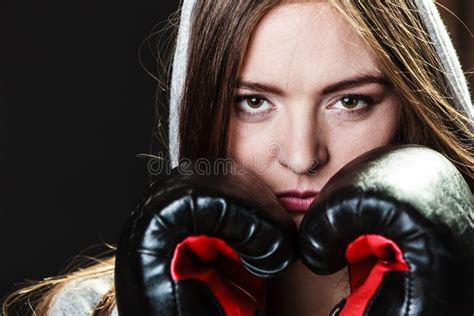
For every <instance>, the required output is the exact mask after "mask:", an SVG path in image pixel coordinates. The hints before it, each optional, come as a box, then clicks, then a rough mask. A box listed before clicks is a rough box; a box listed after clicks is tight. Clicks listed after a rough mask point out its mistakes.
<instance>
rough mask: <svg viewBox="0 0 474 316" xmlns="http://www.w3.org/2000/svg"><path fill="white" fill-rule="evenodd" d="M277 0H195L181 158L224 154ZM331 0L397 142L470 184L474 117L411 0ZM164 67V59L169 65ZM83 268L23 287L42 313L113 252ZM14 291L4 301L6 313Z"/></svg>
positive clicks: (109, 268) (106, 301)
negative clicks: (396, 107) (373, 64)
mask: <svg viewBox="0 0 474 316" xmlns="http://www.w3.org/2000/svg"><path fill="white" fill-rule="evenodd" d="M296 1H298V0H292V1H291V2H296ZM282 2H289V1H288V0H286V1H281V0H258V1H257V0H255V1H248V0H247V1H241V0H228V1H214V0H201V1H198V3H197V5H196V8H195V10H194V17H195V19H194V22H193V25H192V34H191V36H190V46H189V51H188V53H189V56H190V58H189V62H188V68H187V74H186V81H185V85H184V86H185V90H184V93H183V96H182V99H181V101H180V102H181V108H182V112H181V116H180V125H179V130H180V143H181V147H180V153H179V156H180V158H189V159H197V158H201V157H206V158H217V157H225V156H226V151H227V141H228V126H229V121H230V116H231V114H232V111H233V96H234V89H235V86H236V80H237V74H238V70H239V68H240V66H241V64H242V61H243V58H244V53H245V51H246V48H247V45H248V43H249V39H250V34H251V33H252V31H253V30H254V29H255V27H256V26H257V24H258V21H259V20H260V19H261V17H262V16H263V15H265V13H267V12H268V11H269V10H270V9H271V8H273V7H275V6H276V5H278V4H280V3H282ZM329 2H330V3H331V4H332V5H333V6H334V8H335V10H337V11H338V12H340V13H341V14H342V16H344V17H345V18H346V20H347V21H348V22H349V23H350V24H351V25H352V26H353V27H354V29H355V30H356V31H357V32H358V34H359V35H360V36H361V37H362V38H363V39H364V40H365V41H366V42H367V43H368V45H369V47H370V48H371V49H372V51H373V52H374V54H375V56H376V57H377V61H378V64H379V66H380V68H381V70H382V72H384V74H385V76H386V77H387V78H388V80H389V81H390V83H391V85H392V86H393V87H394V89H395V91H397V93H398V97H399V100H400V104H401V108H402V113H401V117H400V121H399V129H398V137H397V140H396V141H397V142H400V143H414V144H420V145H425V146H428V147H431V148H433V149H435V150H437V151H439V152H440V153H442V154H444V155H445V156H446V157H448V158H449V159H450V160H451V161H452V162H453V163H454V164H455V165H456V166H457V168H458V169H459V170H460V171H461V172H462V174H463V175H464V177H465V179H466V180H467V182H468V183H469V186H470V187H471V190H472V189H473V187H474V183H473V175H474V163H473V162H474V158H473V150H474V149H473V143H472V140H473V132H472V130H471V127H470V126H472V123H473V122H472V121H471V120H470V118H468V117H466V116H464V115H463V114H462V113H461V112H460V111H458V110H457V109H456V106H455V104H454V101H453V99H452V98H451V97H450V94H449V93H450V92H449V90H448V88H447V82H446V80H447V79H446V77H447V76H446V74H445V72H444V70H443V67H442V63H441V60H440V57H439V56H438V55H437V53H436V50H435V47H434V45H433V43H432V42H431V41H430V39H429V36H428V34H427V30H426V26H425V25H423V22H422V19H421V18H420V14H419V12H417V11H416V7H415V4H414V2H413V1H411V0H399V1H396V2H394V1H371V2H370V3H367V4H364V3H363V2H361V1H356V0H330V1H329ZM174 25H175V24H174ZM169 66H170V64H169V63H168V64H167V68H166V69H167V70H169ZM166 74H169V71H166ZM168 82H169V81H168ZM164 139H166V137H164ZM104 264H105V265H104ZM81 272H82V273H77V272H74V273H72V274H69V275H66V276H63V277H59V278H53V279H49V280H46V281H44V282H42V283H39V284H37V285H34V286H32V287H31V288H30V289H29V290H37V289H39V288H42V287H44V286H46V287H48V288H49V292H48V294H46V296H44V298H43V299H42V300H40V304H39V305H37V307H36V314H37V315H45V314H46V310H47V305H48V302H49V300H50V299H51V297H54V295H55V294H56V293H58V292H59V291H60V289H61V286H62V285H63V284H64V283H66V282H68V281H70V280H72V279H78V278H84V277H87V276H91V275H93V276H101V275H105V274H113V258H111V259H108V260H106V261H103V262H102V263H101V264H99V265H94V266H92V267H89V268H88V269H85V270H82V271H81ZM52 280H54V282H52ZM29 292H30V291H28V290H26V291H22V292H21V291H20V292H18V293H20V294H22V295H26V294H27V293H29ZM18 293H15V294H14V295H12V296H11V297H10V298H9V299H8V300H7V301H6V303H5V304H4V310H3V311H4V313H5V314H7V312H8V311H7V309H8V306H9V305H10V304H11V302H12V300H15V299H16V298H18ZM114 302H115V299H114V296H113V288H112V289H110V290H109V291H108V292H107V293H106V295H105V296H104V298H103V300H102V301H101V302H100V303H99V304H98V306H97V308H96V314H97V315H98V314H100V313H103V314H109V312H110V310H111V308H112V307H113V304H114ZM34 309H35V308H34V307H33V310H34Z"/></svg>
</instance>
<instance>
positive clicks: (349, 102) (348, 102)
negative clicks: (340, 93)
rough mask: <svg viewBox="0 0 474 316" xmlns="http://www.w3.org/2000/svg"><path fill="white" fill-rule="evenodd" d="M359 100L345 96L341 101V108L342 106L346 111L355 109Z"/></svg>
mask: <svg viewBox="0 0 474 316" xmlns="http://www.w3.org/2000/svg"><path fill="white" fill-rule="evenodd" d="M359 102H360V100H359V99H357V98H354V97H351V96H346V97H343V98H342V99H341V103H342V106H344V107H345V108H347V109H353V108H355V107H357V105H358V104H359Z"/></svg>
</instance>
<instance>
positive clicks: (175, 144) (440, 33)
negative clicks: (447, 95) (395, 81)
mask: <svg viewBox="0 0 474 316" xmlns="http://www.w3.org/2000/svg"><path fill="white" fill-rule="evenodd" d="M218 1H225V0H218ZM196 2H197V0H182V6H181V18H180V24H179V30H178V38H177V42H176V49H175V53H174V60H173V72H172V77H171V94H170V117H169V151H170V159H171V165H172V167H175V166H177V165H178V159H179V157H178V155H179V146H180V144H179V115H180V109H179V104H180V102H179V100H180V96H181V94H182V92H183V85H184V81H185V76H186V67H187V61H188V56H187V53H188V52H187V48H188V42H189V34H190V31H191V29H190V28H191V24H192V20H191V19H192V11H193V8H194V5H195V3H196ZM416 4H417V5H418V9H419V10H420V12H421V16H422V18H423V20H424V23H425V25H426V26H427V29H428V32H429V34H430V36H431V39H432V41H433V42H434V43H435V46H436V51H437V53H438V55H439V56H440V57H441V58H440V59H441V61H442V63H443V67H444V70H445V73H446V76H447V78H448V80H447V81H448V82H449V85H450V86H449V87H448V88H449V90H450V92H451V95H452V96H453V97H454V101H455V104H456V106H457V108H458V109H459V110H460V111H461V112H462V113H464V114H465V115H466V116H467V117H469V118H470V119H471V120H472V119H473V118H474V110H473V107H472V102H471V97H470V95H469V89H468V86H467V84H466V78H465V76H464V73H463V72H462V69H461V65H460V62H459V58H458V56H457V54H456V51H455V49H454V46H453V43H452V41H451V39H450V38H449V35H448V32H447V31H446V26H445V25H444V24H443V22H442V20H441V17H440V15H439V12H438V9H437V8H436V4H435V2H434V1H433V0H416ZM471 129H472V126H471Z"/></svg>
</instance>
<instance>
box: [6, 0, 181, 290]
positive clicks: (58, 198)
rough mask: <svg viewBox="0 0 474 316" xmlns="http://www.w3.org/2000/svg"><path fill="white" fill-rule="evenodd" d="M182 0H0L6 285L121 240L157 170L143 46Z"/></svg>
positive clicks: (55, 270)
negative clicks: (151, 169)
mask: <svg viewBox="0 0 474 316" xmlns="http://www.w3.org/2000/svg"><path fill="white" fill-rule="evenodd" d="M177 5H178V1H166V2H164V1H161V0H158V1H156V0H155V1H146V0H140V1H135V2H134V3H133V4H132V2H131V1H130V2H128V3H125V1H115V2H113V1H110V3H105V2H103V1H94V2H92V1H90V2H89V1H71V0H61V1H57V3H54V4H53V3H51V2H49V3H46V2H43V1H36V2H35V3H33V4H31V3H29V4H28V5H26V4H25V3H24V1H15V2H14V1H11V2H10V3H7V2H5V0H0V39H1V43H0V141H1V144H0V159H1V167H0V168H1V169H0V170H1V174H0V188H1V193H0V203H1V204H0V249H1V252H0V258H1V260H0V296H4V295H5V294H7V293H8V292H9V291H11V290H12V289H13V287H14V285H15V284H16V283H19V282H22V281H24V280H25V279H30V280H39V279H41V278H43V277H47V276H50V275H55V274H57V273H58V272H59V271H60V270H61V269H63V268H64V266H65V264H66V263H67V262H68V261H69V260H70V259H71V258H72V257H73V256H74V255H76V254H78V253H79V252H81V251H82V250H84V249H85V248H87V247H89V246H91V245H94V244H100V243H101V242H103V241H105V242H109V243H115V242H116V240H117V237H118V233H119V231H120V227H121V224H122V222H123V220H124V218H125V217H126V215H127V214H128V213H129V212H130V211H131V210H132V209H133V207H134V206H135V204H136V203H137V201H138V199H139V198H140V194H141V193H142V192H143V189H144V187H145V185H146V183H147V181H148V174H147V171H146V160H145V159H143V158H137V157H136V155H137V154H140V153H147V152H149V146H150V141H151V132H152V127H153V121H154V109H153V102H154V89H155V82H154V81H153V80H152V79H151V78H150V77H149V76H148V75H147V74H146V73H145V72H144V70H143V69H142V68H141V66H140V65H139V62H138V57H137V52H138V47H139V44H140V43H141V42H142V41H143V40H144V39H145V37H146V36H147V35H148V34H149V33H150V32H151V30H152V29H153V27H154V26H155V25H156V24H158V23H159V22H160V21H163V20H165V19H166V18H167V17H168V16H169V15H170V14H171V13H172V12H173V11H174V10H176V8H177Z"/></svg>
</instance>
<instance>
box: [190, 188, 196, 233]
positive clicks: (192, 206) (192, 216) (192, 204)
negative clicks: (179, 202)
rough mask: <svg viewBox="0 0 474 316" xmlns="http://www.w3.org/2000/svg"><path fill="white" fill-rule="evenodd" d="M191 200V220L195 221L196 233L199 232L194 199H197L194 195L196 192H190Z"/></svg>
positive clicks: (194, 228)
mask: <svg viewBox="0 0 474 316" xmlns="http://www.w3.org/2000/svg"><path fill="white" fill-rule="evenodd" d="M189 199H190V201H189V212H190V213H191V220H192V222H193V229H192V231H193V233H192V234H193V235H196V234H197V225H196V217H195V203H194V202H195V201H194V199H196V197H195V196H194V194H192V193H191V194H190V198H189Z"/></svg>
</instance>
